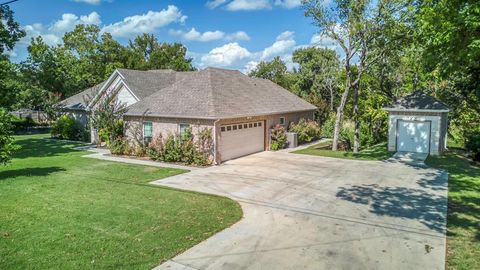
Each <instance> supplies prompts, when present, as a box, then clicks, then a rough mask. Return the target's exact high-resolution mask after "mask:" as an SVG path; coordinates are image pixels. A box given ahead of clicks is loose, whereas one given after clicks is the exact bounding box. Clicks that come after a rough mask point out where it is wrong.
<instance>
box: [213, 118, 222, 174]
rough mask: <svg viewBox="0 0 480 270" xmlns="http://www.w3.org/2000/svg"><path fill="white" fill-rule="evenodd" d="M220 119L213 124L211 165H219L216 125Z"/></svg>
mask: <svg viewBox="0 0 480 270" xmlns="http://www.w3.org/2000/svg"><path fill="white" fill-rule="evenodd" d="M218 121H220V119H217V120H215V122H213V164H214V165H219V164H220V163H219V162H218V161H217V123H218Z"/></svg>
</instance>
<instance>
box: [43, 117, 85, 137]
mask: <svg viewBox="0 0 480 270" xmlns="http://www.w3.org/2000/svg"><path fill="white" fill-rule="evenodd" d="M51 134H52V136H53V137H56V138H60V139H65V140H73V141H86V140H87V139H88V130H86V129H85V128H84V127H83V126H82V125H81V124H80V123H79V122H77V121H75V119H74V118H73V117H71V116H69V115H63V116H61V117H60V118H59V119H58V120H57V121H56V122H55V123H54V124H53V126H52V130H51Z"/></svg>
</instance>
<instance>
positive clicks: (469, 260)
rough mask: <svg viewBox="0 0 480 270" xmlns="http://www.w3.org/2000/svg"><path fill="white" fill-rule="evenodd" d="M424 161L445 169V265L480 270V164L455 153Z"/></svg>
mask: <svg viewBox="0 0 480 270" xmlns="http://www.w3.org/2000/svg"><path fill="white" fill-rule="evenodd" d="M426 164H427V165H429V166H431V167H434V168H438V169H442V170H446V171H448V218H447V268H448V269H480V166H479V165H478V164H474V163H473V162H472V161H471V160H469V159H467V158H465V157H463V156H462V155H459V154H455V153H449V154H446V155H444V156H435V157H432V156H429V157H428V159H427V161H426Z"/></svg>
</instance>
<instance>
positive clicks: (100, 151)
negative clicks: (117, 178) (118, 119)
mask: <svg viewBox="0 0 480 270" xmlns="http://www.w3.org/2000/svg"><path fill="white" fill-rule="evenodd" d="M76 149H78V150H84V151H90V152H94V154H89V155H85V156H83V157H86V158H95V159H100V160H108V161H116V162H123V163H129V164H137V165H145V166H153V167H162V168H175V169H182V170H188V171H195V170H200V169H203V168H201V167H192V166H186V165H181V164H174V163H167V162H159V161H153V160H143V159H136V158H129V157H120V156H112V155H111V154H110V150H108V149H105V148H96V147H94V146H86V147H78V148H76Z"/></svg>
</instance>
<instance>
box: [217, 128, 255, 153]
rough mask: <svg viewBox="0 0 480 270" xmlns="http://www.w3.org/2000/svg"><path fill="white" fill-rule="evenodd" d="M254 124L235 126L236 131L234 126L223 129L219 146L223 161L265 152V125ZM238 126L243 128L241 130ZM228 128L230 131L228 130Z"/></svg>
mask: <svg viewBox="0 0 480 270" xmlns="http://www.w3.org/2000/svg"><path fill="white" fill-rule="evenodd" d="M254 123H256V124H257V126H256V127H254ZM254 123H241V124H235V126H236V129H235V130H234V129H233V126H232V125H225V126H222V127H221V132H220V137H219V144H218V146H219V153H220V157H221V159H222V161H226V160H229V159H233V158H237V157H241V156H245V155H248V154H253V153H256V152H260V151H263V150H264V127H263V123H261V122H254ZM259 123H261V124H259ZM238 125H241V126H242V128H241V129H239V127H238ZM227 127H229V128H228V129H230V130H227ZM245 127H246V128H245Z"/></svg>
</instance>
